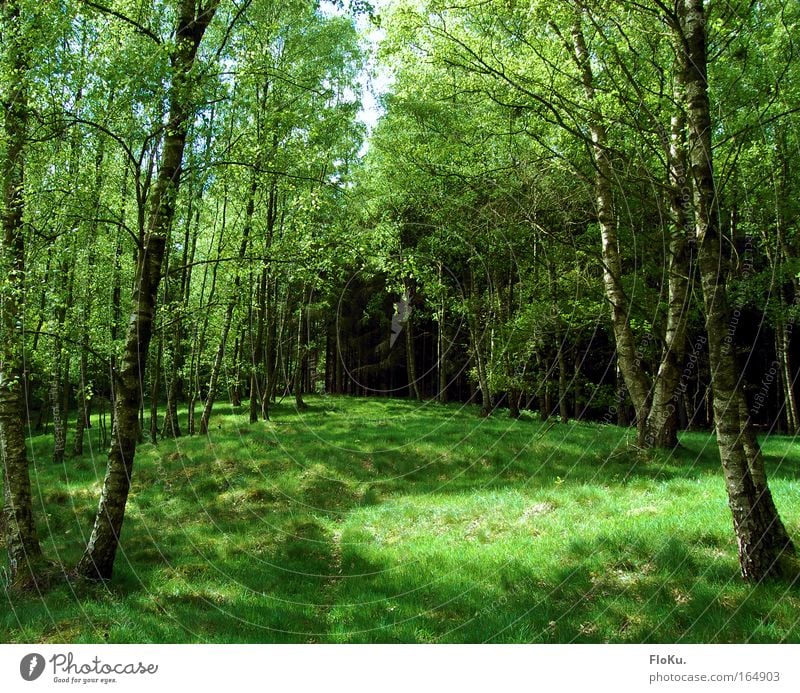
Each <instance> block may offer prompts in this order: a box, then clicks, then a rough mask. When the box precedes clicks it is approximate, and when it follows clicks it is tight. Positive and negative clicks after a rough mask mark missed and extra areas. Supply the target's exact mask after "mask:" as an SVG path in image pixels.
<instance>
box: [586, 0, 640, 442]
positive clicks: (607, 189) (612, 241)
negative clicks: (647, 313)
mask: <svg viewBox="0 0 800 693" xmlns="http://www.w3.org/2000/svg"><path fill="white" fill-rule="evenodd" d="M572 41H573V49H574V52H575V59H576V61H577V64H578V67H579V69H580V71H581V81H582V84H583V90H584V93H585V95H586V100H587V102H588V103H589V109H590V110H589V115H588V118H589V130H590V132H591V135H592V143H593V146H592V153H593V156H594V166H595V193H596V198H597V223H598V225H599V227H600V240H601V256H602V259H603V285H604V288H605V294H606V299H607V300H608V303H609V308H610V312H611V326H612V328H613V331H614V341H615V343H616V347H617V363H618V365H619V369H620V372H621V373H622V377H623V378H624V380H625V385H626V386H627V388H628V393H629V394H630V397H631V401H632V402H633V408H634V410H635V412H636V422H637V429H638V440H639V444H640V445H644V444H645V437H646V422H647V417H648V413H649V408H650V403H649V392H650V382H649V379H648V378H647V375H646V374H645V372H644V369H643V368H642V365H641V362H640V359H639V358H638V357H637V353H636V352H637V349H636V339H635V337H634V334H633V330H632V329H631V325H630V322H629V320H628V318H629V314H630V306H629V304H628V298H627V296H626V295H625V291H624V290H623V286H622V260H621V257H620V252H619V241H618V238H617V219H616V211H615V209H614V194H613V188H612V184H611V182H612V180H613V171H612V167H611V162H610V161H609V158H608V151H607V145H606V141H607V134H606V127H605V124H604V123H603V116H602V113H601V112H600V107H599V106H598V105H597V104H596V100H595V88H594V75H593V74H592V67H591V57H590V54H589V51H588V49H587V47H586V41H585V39H584V35H583V28H582V25H581V14H580V10H579V11H578V12H577V13H576V17H575V21H574V23H573V26H572Z"/></svg>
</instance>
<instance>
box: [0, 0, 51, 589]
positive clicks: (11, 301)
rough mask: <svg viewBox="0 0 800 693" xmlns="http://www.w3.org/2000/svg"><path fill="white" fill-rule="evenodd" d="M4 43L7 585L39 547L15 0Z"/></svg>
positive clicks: (23, 579) (2, 361)
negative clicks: (27, 381) (30, 439)
mask: <svg viewBox="0 0 800 693" xmlns="http://www.w3.org/2000/svg"><path fill="white" fill-rule="evenodd" d="M0 11H2V22H3V27H2V28H3V44H2V47H0V50H2V51H3V53H5V57H6V59H7V60H8V62H9V63H10V64H11V66H12V67H13V69H14V73H15V75H14V77H13V79H12V78H10V77H5V78H4V80H7V82H6V84H4V85H3V86H4V89H3V94H4V97H5V98H4V99H3V102H2V108H3V116H4V118H3V135H4V139H5V158H4V160H3V201H4V209H3V245H2V248H0V263H2V266H0V277H1V278H2V280H0V307H1V308H0V329H1V330H2V333H0V455H1V456H2V461H3V520H4V522H3V526H4V532H5V545H6V551H7V553H8V569H9V578H10V582H11V583H12V584H14V583H16V584H20V585H22V584H29V583H30V582H33V581H35V579H36V575H37V572H38V568H37V563H38V562H39V560H40V557H41V554H42V550H41V547H40V545H39V538H38V535H37V533H36V526H35V524H34V520H33V504H32V500H31V480H30V472H29V469H28V458H27V454H26V448H25V393H24V390H23V381H24V365H23V364H24V360H23V354H24V347H25V335H24V332H23V324H24V323H23V319H22V318H23V315H24V311H25V304H24V300H25V229H24V225H23V209H24V204H25V201H24V200H25V195H24V191H25V152H24V148H25V140H26V136H27V119H28V94H27V89H26V83H27V77H26V71H27V67H28V65H27V56H26V54H25V52H24V41H23V37H22V36H21V33H22V31H23V29H22V26H23V22H22V21H21V18H20V8H19V5H18V3H17V2H15V1H14V0H0Z"/></svg>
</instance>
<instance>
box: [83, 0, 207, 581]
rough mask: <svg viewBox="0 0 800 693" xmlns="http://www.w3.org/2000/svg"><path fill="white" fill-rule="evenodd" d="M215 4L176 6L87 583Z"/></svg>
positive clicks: (131, 429) (134, 426)
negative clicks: (157, 162) (194, 73)
mask: <svg viewBox="0 0 800 693" xmlns="http://www.w3.org/2000/svg"><path fill="white" fill-rule="evenodd" d="M217 4H218V3H217V0H211V1H210V2H209V4H208V5H207V6H206V7H202V6H200V7H198V5H197V3H196V2H194V0H183V1H182V2H181V4H180V10H179V13H178V18H177V27H176V43H175V47H174V49H173V52H172V56H171V63H172V68H173V81H172V84H171V87H170V93H169V103H170V113H169V123H168V126H167V128H166V135H165V138H164V146H163V151H162V154H161V166H160V167H159V172H158V179H157V182H156V186H155V189H154V190H153V192H152V198H151V211H150V214H149V220H148V227H147V234H146V238H145V242H144V246H143V247H142V248H141V249H140V251H139V256H138V262H137V269H136V283H135V289H134V294H133V297H132V306H131V317H130V321H129V327H128V332H127V336H126V340H125V350H124V353H123V357H122V360H121V363H120V370H119V373H117V374H115V375H116V379H117V396H116V398H115V400H114V409H115V417H114V427H113V431H112V436H111V438H112V440H111V449H110V450H109V453H108V467H107V471H106V476H105V479H104V481H103V488H102V492H101V496H100V505H99V507H98V510H97V515H96V517H95V521H94V526H93V528H92V533H91V535H90V537H89V541H88V544H87V546H86V550H85V552H84V554H83V556H82V557H81V559H80V561H79V562H78V566H77V570H78V573H79V574H81V575H84V576H86V577H90V578H100V579H110V578H111V575H112V571H113V567H114V559H115V557H116V553H117V547H118V545H119V537H120V532H121V530H122V522H123V519H124V517H125V505H126V503H127V499H128V493H129V491H130V484H131V475H132V472H133V458H134V453H135V451H136V443H137V440H138V437H139V425H138V412H139V408H140V406H141V403H142V392H141V389H140V383H141V382H142V379H143V377H144V375H145V365H146V363H147V352H148V348H149V346H150V338H151V336H152V329H153V319H154V313H155V304H156V297H157V296H158V285H159V282H160V280H161V269H162V263H163V259H164V251H165V246H166V240H167V236H168V233H169V228H170V225H171V223H172V219H173V216H174V213H175V202H176V199H177V193H178V187H179V185H180V174H181V164H182V160H183V150H184V146H185V143H186V133H187V130H188V127H189V124H190V121H191V115H192V110H193V109H192V106H191V104H190V100H189V95H190V93H191V87H192V84H191V76H190V72H191V69H192V66H193V64H194V60H195V55H196V53H197V48H198V45H199V43H200V41H201V40H202V37H203V34H204V33H205V30H206V28H207V26H208V24H209V22H210V21H211V19H212V17H213V15H214V13H215V11H216V8H217Z"/></svg>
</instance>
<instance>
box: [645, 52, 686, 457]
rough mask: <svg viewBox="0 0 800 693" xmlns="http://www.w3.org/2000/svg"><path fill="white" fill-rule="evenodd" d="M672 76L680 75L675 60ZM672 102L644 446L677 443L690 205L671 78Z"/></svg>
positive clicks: (682, 121)
mask: <svg viewBox="0 0 800 693" xmlns="http://www.w3.org/2000/svg"><path fill="white" fill-rule="evenodd" d="M675 70H676V72H679V71H680V70H682V67H681V61H676V65H675ZM675 81H676V87H675V90H674V97H675V102H676V106H675V107H676V108H677V111H676V112H675V114H674V115H673V116H672V119H671V124H670V144H669V151H668V152H667V160H668V162H669V202H670V210H671V213H672V229H671V233H670V239H669V260H668V263H669V270H668V288H667V295H668V297H667V325H666V334H665V337H664V348H663V351H662V355H661V362H660V363H659V366H658V371H657V373H656V377H655V381H654V384H653V402H652V405H651V407H650V413H649V416H648V419H647V438H646V443H647V445H648V446H652V447H658V448H674V447H675V446H676V445H677V444H678V412H677V405H678V402H677V395H678V387H679V385H680V380H681V367H682V364H683V360H684V357H685V355H686V322H687V318H688V314H689V306H688V298H689V286H690V277H691V271H692V270H691V266H692V258H691V254H690V252H689V248H690V246H689V242H688V241H689V236H690V234H691V227H690V223H689V214H688V206H689V203H690V201H691V197H690V190H691V188H690V185H689V180H688V178H689V171H688V162H687V159H686V114H685V111H684V107H683V102H684V94H683V89H682V84H683V80H682V79H680V77H678V78H676V80H675Z"/></svg>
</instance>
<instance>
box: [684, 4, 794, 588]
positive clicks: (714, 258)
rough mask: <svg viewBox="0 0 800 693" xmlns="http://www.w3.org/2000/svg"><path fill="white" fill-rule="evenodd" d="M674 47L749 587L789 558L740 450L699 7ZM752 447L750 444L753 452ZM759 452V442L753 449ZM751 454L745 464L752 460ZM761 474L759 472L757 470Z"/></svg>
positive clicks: (722, 441)
mask: <svg viewBox="0 0 800 693" xmlns="http://www.w3.org/2000/svg"><path fill="white" fill-rule="evenodd" d="M677 7H678V22H677V27H675V28H676V29H677V30H678V31H679V36H678V38H679V40H680V45H681V46H683V48H684V53H683V55H682V57H683V59H684V61H683V70H681V71H679V77H680V78H681V79H683V80H684V86H685V93H686V99H687V107H688V108H687V121H688V125H689V129H688V142H689V162H690V166H691V172H692V180H693V182H694V194H693V198H694V208H695V235H696V238H697V244H698V268H699V271H700V280H701V285H702V290H703V305H704V309H705V315H706V331H707V334H708V351H709V364H710V367H711V386H712V391H713V412H714V425H715V429H716V434H717V444H718V447H719V451H720V459H721V463H722V469H723V472H724V476H725V483H726V487H727V491H728V503H729V506H730V509H731V513H732V515H733V526H734V531H735V533H736V539H737V542H738V547H739V563H740V567H741V573H742V577H743V578H744V579H745V580H747V581H751V582H759V581H761V580H763V579H765V578H768V577H772V576H777V575H780V573H781V567H782V564H781V560H780V559H781V556H782V555H783V554H785V553H793V552H794V546H793V544H792V542H791V540H790V539H789V537H788V535H787V533H786V530H785V528H784V526H783V523H782V521H781V519H780V516H779V515H778V512H777V510H776V508H775V505H774V503H773V501H772V496H771V494H770V493H769V488H768V486H767V481H766V474H763V477H761V472H760V471H759V472H758V475H757V476H758V477H761V478H755V477H754V475H753V473H752V470H751V464H752V462H753V460H752V459H748V457H749V456H748V454H747V452H746V450H745V445H744V443H743V437H744V435H745V433H746V431H745V427H746V423H747V422H746V421H742V420H741V414H740V406H741V393H740V391H739V387H738V382H739V370H738V368H737V365H736V362H735V353H734V351H733V349H732V348H731V347H732V345H731V338H730V335H729V327H730V311H729V307H728V296H727V290H726V286H725V274H726V273H725V268H724V264H723V263H724V261H725V260H724V257H723V253H722V244H723V242H724V239H723V238H722V234H721V233H720V229H719V221H718V219H719V214H718V206H717V196H716V188H715V182H714V170H713V158H712V147H711V132H712V123H711V106H710V102H709V96H708V82H707V59H708V55H707V45H706V16H705V10H704V6H703V0H681V2H679V3H678V4H677ZM752 442H753V441H751V445H752ZM755 445H756V446H757V445H758V444H757V442H755ZM752 455H753V451H751V455H750V457H752ZM761 471H763V470H761Z"/></svg>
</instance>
